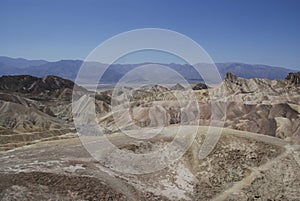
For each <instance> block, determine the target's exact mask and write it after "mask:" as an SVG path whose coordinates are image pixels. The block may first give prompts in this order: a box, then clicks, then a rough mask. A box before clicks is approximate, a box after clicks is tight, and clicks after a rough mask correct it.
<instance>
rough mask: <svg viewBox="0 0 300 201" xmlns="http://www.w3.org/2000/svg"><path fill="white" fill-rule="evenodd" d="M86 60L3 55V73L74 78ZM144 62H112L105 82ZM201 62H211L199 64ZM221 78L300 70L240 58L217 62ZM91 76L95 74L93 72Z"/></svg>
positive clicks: (273, 76)
mask: <svg viewBox="0 0 300 201" xmlns="http://www.w3.org/2000/svg"><path fill="white" fill-rule="evenodd" d="M82 64H83V61H82V60H60V61H55V62H48V61H45V60H26V59H21V58H18V59H14V58H9V57H4V56H0V75H31V76H35V77H45V76H47V75H54V76H58V77H62V78H65V79H69V80H72V81H74V80H75V79H76V76H77V73H78V71H79V69H80V67H81V65H82ZM85 64H86V65H93V66H95V67H96V68H97V67H100V68H103V67H106V66H107V65H106V64H102V63H97V62H87V63H85ZM145 64H148V63H142V64H112V65H110V66H109V68H108V69H107V70H106V72H105V73H104V75H103V76H102V78H101V82H102V83H110V84H111V83H117V82H118V81H119V80H120V79H121V78H122V77H123V76H124V75H125V74H126V73H128V72H129V71H131V70H133V69H135V68H137V67H138V66H141V65H145ZM158 65H165V66H167V67H169V68H170V69H171V70H174V71H176V72H177V73H179V74H180V75H182V76H183V77H184V78H185V79H186V80H187V81H188V82H190V83H196V82H199V81H203V79H202V77H201V75H199V73H198V72H197V71H196V70H195V69H194V68H193V67H192V66H190V65H188V64H174V63H170V64H158ZM196 65H199V66H200V67H201V65H205V66H207V65H210V64H196ZM215 65H216V66H217V68H218V70H219V73H220V76H221V78H224V76H225V74H226V73H227V72H232V73H234V74H235V75H237V76H238V77H242V78H247V79H249V78H266V79H270V80H278V79H284V78H285V77H286V76H287V75H288V73H290V72H292V73H295V72H297V71H296V70H293V69H288V68H283V67H273V66H268V65H262V64H245V63H239V62H227V63H216V64H215ZM91 76H95V75H94V73H91Z"/></svg>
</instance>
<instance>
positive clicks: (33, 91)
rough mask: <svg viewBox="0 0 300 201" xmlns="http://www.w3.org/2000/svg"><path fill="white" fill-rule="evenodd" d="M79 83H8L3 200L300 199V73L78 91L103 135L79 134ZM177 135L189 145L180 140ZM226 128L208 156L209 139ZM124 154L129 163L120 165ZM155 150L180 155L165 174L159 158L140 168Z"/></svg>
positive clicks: (0, 158) (3, 80)
mask: <svg viewBox="0 0 300 201" xmlns="http://www.w3.org/2000/svg"><path fill="white" fill-rule="evenodd" d="M73 87H74V83H73V82H71V81H68V80H65V79H62V78H59V77H55V76H47V77H44V78H36V77H31V76H3V77H0V108H1V110H0V111H1V113H0V151H1V153H0V200H299V197H300V191H299V188H300V147H299V144H300V119H299V118H300V104H299V103H300V73H290V74H289V75H287V77H286V79H285V80H267V79H243V78H239V77H237V76H235V75H233V74H232V73H227V74H226V76H225V78H224V81H223V83H222V84H220V85H219V86H216V87H213V88H210V87H207V86H206V85H204V84H198V85H195V86H192V89H187V88H184V87H183V86H181V85H180V84H178V85H176V86H173V87H164V86H160V85H154V86H145V87H141V88H139V89H135V90H131V88H129V87H128V88H126V87H124V88H122V89H120V90H115V91H113V90H106V91H99V92H97V93H96V94H93V93H91V92H88V91H87V90H86V89H84V88H80V87H78V86H75V87H76V89H77V90H76V91H77V93H76V94H75V95H76V97H73V98H74V99H75V106H78V105H83V104H84V103H85V104H86V105H87V107H88V105H89V103H90V102H91V101H92V103H94V105H95V110H94V111H95V114H96V122H97V124H98V125H100V127H101V128H103V130H102V132H103V135H101V136H97V135H95V136H88V135H85V133H84V130H81V131H79V133H76V130H75V127H76V125H74V122H73V113H72V89H73ZM190 95H192V96H193V97H194V99H193V100H192V101H191V100H190V99H188V98H189V97H190ZM127 99H128V103H127V102H124V100H127ZM73 104H74V103H73ZM87 109H88V108H85V107H84V106H83V107H82V108H81V112H82V113H84V112H85V111H87ZM78 111H79V110H78V108H75V113H74V115H77V114H76V112H78ZM85 117H86V118H87V119H88V118H89V116H88V115H87V116H85ZM86 118H85V119H84V120H85V121H86V120H87V119H86ZM215 119H217V120H218V122H221V124H214V120H215ZM212 125H213V126H212ZM223 127H224V128H223ZM157 128H162V129H161V132H160V133H159V134H158V135H155V132H156V130H157ZM178 129H182V131H184V133H182V132H181V137H183V139H184V140H186V141H180V140H179V141H176V140H174V139H176V133H177V131H178ZM143 131H147V132H148V134H149V133H150V134H149V135H151V132H153V133H154V134H153V137H152V138H150V139H147V138H146V137H148V136H147V135H145V136H144V134H145V133H144V132H143ZM218 132H220V133H221V135H220V138H219V139H218V140H217V142H216V145H215V146H214V147H213V149H212V150H211V152H210V153H209V154H208V155H207V156H206V157H204V158H200V157H199V153H200V152H201V149H202V145H203V144H204V142H205V140H206V139H208V138H209V136H208V135H211V134H212V135H214V133H218ZM124 133H134V135H135V136H138V138H134V137H133V136H127V135H124ZM191 133H194V135H193V134H191ZM141 136H142V137H141ZM179 139H180V138H179ZM174 141H175V144H176V147H177V148H178V149H181V148H182V146H184V145H185V144H186V143H185V142H187V143H188V145H189V146H187V147H186V150H185V149H184V152H182V154H181V155H180V154H179V153H177V152H176V150H170V149H166V147H168V145H169V144H172V142H174ZM108 142H109V143H111V144H113V145H114V148H115V150H112V149H110V148H107V144H106V143H108ZM94 145H97V146H94ZM98 145H100V146H98ZM106 148H107V149H106ZM116 150H118V151H119V152H118V153H122V154H125V155H124V156H125V157H123V158H121V157H122V156H123V155H119V158H117V159H119V160H115V159H116V158H115V157H116V155H114V153H115V152H114V151H116ZM96 153H100V155H97V154H96ZM153 153H160V154H159V158H165V159H166V160H168V159H170V158H171V159H172V157H173V156H174V153H175V156H180V157H175V158H176V160H172V161H171V162H170V163H167V165H162V166H161V168H159V167H158V166H156V165H155V164H158V161H156V160H153V158H146V160H143V161H141V163H137V162H138V161H137V160H136V159H137V158H138V157H139V156H141V155H145V156H148V155H151V154H152V155H153ZM127 156H136V157H135V158H134V157H133V158H130V157H129V158H127ZM154 159H155V157H154ZM173 159H174V158H173ZM120 161H121V162H122V163H121V162H120ZM142 163H143V164H144V165H145V166H141V164H142ZM139 168H141V169H139ZM151 168H153V169H151ZM143 170H147V171H145V172H143ZM151 170H153V171H151Z"/></svg>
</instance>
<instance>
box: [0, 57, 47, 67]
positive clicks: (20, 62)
mask: <svg viewBox="0 0 300 201" xmlns="http://www.w3.org/2000/svg"><path fill="white" fill-rule="evenodd" d="M46 63H48V61H45V60H27V59H23V58H10V57H5V56H0V65H1V68H2V67H3V66H6V67H13V68H26V67H32V66H40V65H43V64H46Z"/></svg>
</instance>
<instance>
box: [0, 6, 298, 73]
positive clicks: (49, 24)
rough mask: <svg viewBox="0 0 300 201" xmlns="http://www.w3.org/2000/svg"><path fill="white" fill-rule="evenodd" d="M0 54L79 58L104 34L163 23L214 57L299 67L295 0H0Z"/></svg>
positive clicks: (218, 59)
mask: <svg viewBox="0 0 300 201" xmlns="http://www.w3.org/2000/svg"><path fill="white" fill-rule="evenodd" d="M0 25H1V26H0V55H4V56H9V57H23V58H27V59H46V60H50V61H53V60H60V59H84V58H85V57H86V56H87V55H88V54H89V53H90V52H91V51H92V50H93V49H94V48H95V47H96V46H98V45H99V44H100V43H101V42H103V41H105V40H106V39H108V38H110V37H112V36H114V35H116V34H119V33H121V32H124V31H129V30H132V29H138V28H148V27H151V28H165V29H171V30H174V31H177V32H179V33H182V34H185V35H187V36H188V37H190V38H192V39H193V40H195V41H196V42H198V43H199V44H200V45H201V46H202V47H203V48H204V49H205V50H206V51H207V52H208V53H209V55H210V56H211V57H212V59H213V60H214V61H215V62H232V61H235V62H244V63H252V64H254V63H259V64H268V65H275V66H283V67H288V68H295V69H300V1H299V0H281V1H279V0H206V1H201V0H181V1H179V0H105V1H104V0H0Z"/></svg>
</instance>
